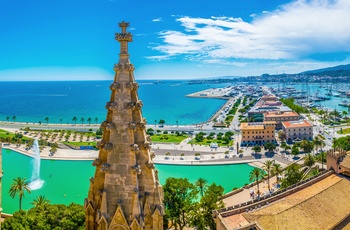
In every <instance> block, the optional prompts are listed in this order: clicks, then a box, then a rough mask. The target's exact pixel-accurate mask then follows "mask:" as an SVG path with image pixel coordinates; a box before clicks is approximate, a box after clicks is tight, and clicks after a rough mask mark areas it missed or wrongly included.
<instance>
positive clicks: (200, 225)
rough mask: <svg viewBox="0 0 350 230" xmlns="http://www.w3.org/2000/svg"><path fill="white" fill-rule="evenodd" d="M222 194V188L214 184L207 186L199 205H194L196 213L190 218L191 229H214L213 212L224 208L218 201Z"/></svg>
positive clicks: (221, 202) (220, 201)
mask: <svg viewBox="0 0 350 230" xmlns="http://www.w3.org/2000/svg"><path fill="white" fill-rule="evenodd" d="M223 194H224V188H223V187H222V186H220V185H216V184H215V183H212V184H211V185H210V186H208V188H207V190H206V191H205V193H204V196H203V197H202V198H201V200H200V203H199V205H196V206H195V208H194V210H196V212H195V215H192V218H191V226H192V227H195V229H216V224H215V221H214V219H213V217H212V215H213V210H217V209H220V208H223V207H224V203H223V201H222V200H221V199H220V197H221V196H222V195H223ZM195 204H196V203H195Z"/></svg>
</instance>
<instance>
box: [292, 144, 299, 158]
mask: <svg viewBox="0 0 350 230" xmlns="http://www.w3.org/2000/svg"><path fill="white" fill-rule="evenodd" d="M299 154H300V151H299V147H298V146H297V145H293V147H292V155H293V156H294V157H296V156H297V155H299Z"/></svg>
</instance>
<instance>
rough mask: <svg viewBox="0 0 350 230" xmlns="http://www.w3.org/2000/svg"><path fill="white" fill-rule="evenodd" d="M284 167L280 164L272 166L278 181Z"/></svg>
mask: <svg viewBox="0 0 350 230" xmlns="http://www.w3.org/2000/svg"><path fill="white" fill-rule="evenodd" d="M282 171H283V170H282V166H281V165H280V164H277V163H275V164H273V165H272V173H273V174H274V175H276V178H277V181H278V176H279V175H280V174H281V173H282Z"/></svg>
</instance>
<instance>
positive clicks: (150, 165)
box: [146, 161, 155, 169]
mask: <svg viewBox="0 0 350 230" xmlns="http://www.w3.org/2000/svg"><path fill="white" fill-rule="evenodd" d="M146 166H147V167H148V168H149V169H154V168H155V167H154V163H153V162H152V161H148V162H147V163H146Z"/></svg>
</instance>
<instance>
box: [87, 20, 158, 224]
mask: <svg viewBox="0 0 350 230" xmlns="http://www.w3.org/2000/svg"><path fill="white" fill-rule="evenodd" d="M128 26H129V23H127V22H121V23H119V27H121V29H122V31H121V33H117V34H116V40H117V41H118V42H120V54H119V62H118V64H116V65H115V66H114V71H115V77H114V81H113V82H112V84H111V85H110V90H111V97H110V101H109V102H107V104H106V109H107V116H106V120H105V121H104V122H102V124H101V128H102V130H103V136H102V140H101V141H100V142H99V143H98V145H97V147H98V148H99V154H98V158H97V159H95V160H94V162H93V166H95V167H96V170H95V176H94V177H93V178H91V179H90V189H89V194H88V198H87V199H85V204H84V206H85V210H86V229H88V230H92V229H140V230H141V229H154V230H156V229H163V217H162V216H163V213H164V210H163V205H162V200H163V198H162V196H163V193H162V188H161V186H160V184H159V181H158V178H157V177H156V172H155V169H154V164H153V162H152V157H151V156H152V154H151V153H150V138H149V137H147V136H146V132H145V128H146V120H145V119H144V118H143V117H142V112H141V108H142V101H140V100H139V98H138V94H137V89H138V84H137V83H136V82H135V80H134V66H133V65H132V64H130V61H129V53H128V42H131V41H132V35H131V33H129V32H127V31H126V28H127V27H128Z"/></svg>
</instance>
